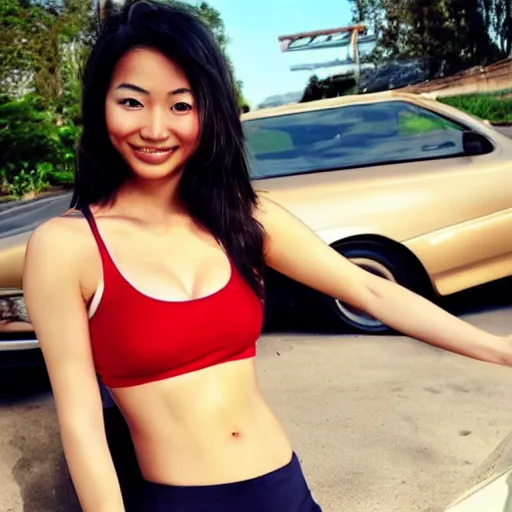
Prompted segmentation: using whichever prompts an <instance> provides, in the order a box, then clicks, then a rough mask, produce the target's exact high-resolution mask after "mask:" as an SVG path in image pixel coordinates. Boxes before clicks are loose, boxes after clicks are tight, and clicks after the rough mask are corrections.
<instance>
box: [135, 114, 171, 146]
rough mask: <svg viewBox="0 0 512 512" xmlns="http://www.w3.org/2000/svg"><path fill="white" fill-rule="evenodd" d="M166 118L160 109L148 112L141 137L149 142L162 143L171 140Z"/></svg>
mask: <svg viewBox="0 0 512 512" xmlns="http://www.w3.org/2000/svg"><path fill="white" fill-rule="evenodd" d="M165 120H166V116H165V115H164V113H163V112H162V111H161V110H160V109H155V110H152V111H151V112H148V117H147V121H146V123H145V126H144V127H143V128H142V130H141V131H140V136H141V137H142V138H143V139H145V140H148V141H152V142H162V141H164V140H167V139H168V138H169V132H168V130H167V126H166V122H165Z"/></svg>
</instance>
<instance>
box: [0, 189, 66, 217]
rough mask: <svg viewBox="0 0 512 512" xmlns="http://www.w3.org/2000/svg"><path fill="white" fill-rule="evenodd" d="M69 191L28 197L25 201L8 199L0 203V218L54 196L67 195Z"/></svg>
mask: <svg viewBox="0 0 512 512" xmlns="http://www.w3.org/2000/svg"><path fill="white" fill-rule="evenodd" d="M68 194H69V192H58V193H56V194H51V195H47V196H43V197H36V198H35V199H28V200H26V201H9V202H8V203H6V204H0V219H1V218H2V217H4V216H6V215H9V214H11V213H15V212H19V211H20V210H25V209H30V208H31V207H33V206H36V205H38V204H45V203H48V202H51V201H53V200H55V199H56V198H59V197H62V196H65V195H68Z"/></svg>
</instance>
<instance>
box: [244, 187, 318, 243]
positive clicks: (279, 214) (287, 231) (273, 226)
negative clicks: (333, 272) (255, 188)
mask: <svg viewBox="0 0 512 512" xmlns="http://www.w3.org/2000/svg"><path fill="white" fill-rule="evenodd" d="M254 216H255V218H256V220H257V221H258V222H259V223H260V224H261V225H262V226H263V229H264V231H265V237H266V241H267V242H268V241H271V240H272V239H275V238H276V237H277V238H282V237H286V238H287V239H288V240H290V239H294V238H295V237H299V238H302V239H303V238H304V237H306V239H309V238H313V239H316V238H317V237H316V235H315V234H314V233H313V231H311V230H310V229H309V227H308V226H306V224H304V223H303V222H302V221H301V220H300V219H299V218H298V217H297V216H296V215H295V214H294V213H292V212H290V210H288V209H287V208H286V207H284V206H282V205H281V204H279V203H277V202H276V201H274V200H273V199H271V198H270V197H268V195H267V194H265V193H264V192H260V193H258V206H257V208H256V211H255V213H254ZM315 241H316V240H315Z"/></svg>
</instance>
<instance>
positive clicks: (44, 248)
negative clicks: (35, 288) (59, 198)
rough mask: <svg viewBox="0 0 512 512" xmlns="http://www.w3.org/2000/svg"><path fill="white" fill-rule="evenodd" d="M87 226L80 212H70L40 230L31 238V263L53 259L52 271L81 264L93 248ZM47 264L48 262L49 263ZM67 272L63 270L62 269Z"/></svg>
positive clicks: (29, 248) (28, 251)
mask: <svg viewBox="0 0 512 512" xmlns="http://www.w3.org/2000/svg"><path fill="white" fill-rule="evenodd" d="M88 231H89V228H88V224H87V221H86V219H85V218H84V217H83V215H82V214H81V213H80V212H79V211H77V210H68V211H67V212H65V213H64V214H62V215H60V216H58V217H53V218H51V219H49V220H47V221H46V222H44V223H43V224H41V225H40V226H38V227H37V228H36V229H35V230H34V231H33V232H32V234H31V235H30V238H29V240H28V244H27V254H26V258H27V259H28V260H33V259H36V260H40V259H42V260H47V258H49V257H50V258H51V262H52V265H51V266H52V267H59V266H60V264H65V265H66V266H67V268H69V265H70V264H71V263H72V262H73V261H76V262H77V264H78V263H79V262H80V261H81V259H82V256H83V254H84V251H87V250H88V249H89V248H90V247H91V244H92V241H91V235H90V233H89V232H88ZM47 261H48V260H47ZM60 268H61V270H64V268H63V267H60Z"/></svg>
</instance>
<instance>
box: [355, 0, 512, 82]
mask: <svg viewBox="0 0 512 512" xmlns="http://www.w3.org/2000/svg"><path fill="white" fill-rule="evenodd" d="M350 2H351V4H352V8H353V13H354V20H355V21H358V22H361V21H364V22H366V23H367V24H368V26H369V28H370V30H372V31H373V32H375V33H376V34H377V36H378V45H377V49H376V50H375V52H374V54H373V55H372V57H371V60H372V61H374V62H375V63H378V64H380V63H382V62H383V61H385V60H387V59H407V58H417V57H420V58H424V59H425V61H426V63H427V65H428V75H429V77H430V78H433V77H436V76H440V75H448V74H452V73H455V72H458V71H461V70H463V69H467V68H469V67H472V66H475V65H485V64H489V63H491V62H494V61H496V60H498V59H500V58H503V57H505V56H506V55H507V54H508V53H509V52H510V51H511V49H512V16H511V14H512V12H511V10H512V7H511V5H512V2H510V0H350ZM507 16H508V19H507ZM506 19H507V21H506Z"/></svg>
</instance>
